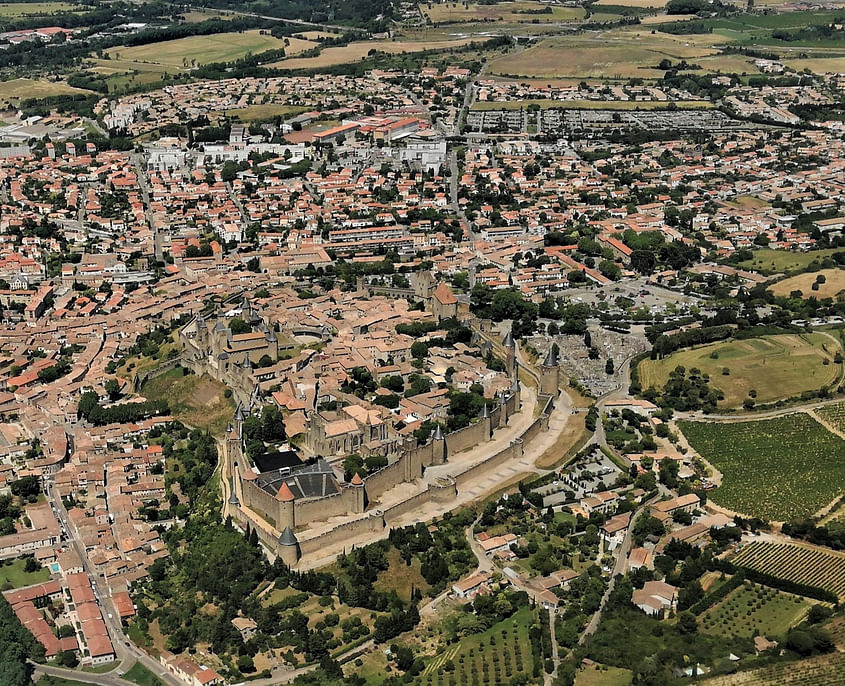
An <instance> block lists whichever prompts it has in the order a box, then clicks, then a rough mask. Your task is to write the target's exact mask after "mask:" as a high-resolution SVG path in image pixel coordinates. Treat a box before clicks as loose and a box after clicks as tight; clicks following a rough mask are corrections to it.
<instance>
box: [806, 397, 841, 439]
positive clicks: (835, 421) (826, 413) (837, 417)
mask: <svg viewBox="0 0 845 686" xmlns="http://www.w3.org/2000/svg"><path fill="white" fill-rule="evenodd" d="M813 412H814V413H815V414H817V415H818V416H819V417H821V418H822V419H823V420H824V421H825V422H827V423H828V424H830V426H832V427H833V428H834V429H836V430H837V431H840V432H842V433H845V402H843V403H836V404H835V405H825V406H824V407H819V408H817V409H815V410H813Z"/></svg>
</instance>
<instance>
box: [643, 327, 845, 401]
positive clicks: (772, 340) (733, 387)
mask: <svg viewBox="0 0 845 686" xmlns="http://www.w3.org/2000/svg"><path fill="white" fill-rule="evenodd" d="M841 351H842V348H841V344H840V343H839V341H838V340H837V339H836V338H833V337H832V336H829V335H827V334H823V333H813V334H800V335H783V336H766V337H764V338H749V339H741V340H730V341H726V342H723V343H712V344H710V345H704V346H701V347H696V348H690V349H687V350H682V351H678V352H676V353H673V354H671V355H669V356H667V357H664V358H663V359H659V360H643V361H642V362H640V364H639V366H638V367H637V371H638V373H639V375H640V383H641V385H642V387H643V388H649V387H650V386H654V387H656V388H661V387H662V386H663V385H664V384H665V383H666V381H667V380H668V378H669V373H670V372H671V371H672V370H674V369H675V368H676V367H678V366H682V367H685V368H686V369H688V370H689V369H692V368H696V369H699V370H701V372H702V373H703V374H708V375H709V376H710V385H711V386H712V387H713V388H715V389H716V390H718V391H720V392H721V393H722V394H724V400H723V401H720V403H719V406H720V407H738V406H740V405H742V403H743V401H744V400H745V399H746V398H748V397H749V392H750V391H755V397H754V399H755V401H756V403H757V404H766V403H771V402H774V401H776V400H781V399H784V398H791V397H794V396H799V395H801V393H803V392H804V391H813V390H818V389H820V388H823V387H827V386H830V385H832V384H835V383H836V382H837V381H838V380H840V378H841V376H842V369H843V368H842V362H841ZM837 353H840V357H839V358H838V359H840V362H838V363H837V362H835V361H834V360H835V359H837V357H836V354H837Z"/></svg>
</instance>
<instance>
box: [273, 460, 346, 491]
mask: <svg viewBox="0 0 845 686" xmlns="http://www.w3.org/2000/svg"><path fill="white" fill-rule="evenodd" d="M283 481H284V482H285V483H286V484H287V485H288V488H290V490H291V493H293V496H294V499H295V500H301V499H305V498H321V497H324V496H327V495H335V494H336V493H340V486H339V485H338V483H337V479H336V478H335V475H334V470H333V469H332V466H331V465H330V464H329V463H328V462H326V461H325V460H324V459H322V458H320V459H318V460H317V461H316V462H314V463H313V464H309V465H303V466H302V467H295V468H292V469H279V470H273V471H271V472H264V473H262V474H259V475H258V485H259V486H261V488H263V489H264V490H265V491H267V492H268V493H270V494H272V495H273V496H275V495H276V493H278V492H279V488H280V487H281V485H282V482H283Z"/></svg>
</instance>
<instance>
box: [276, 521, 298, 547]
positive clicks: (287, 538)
mask: <svg viewBox="0 0 845 686" xmlns="http://www.w3.org/2000/svg"><path fill="white" fill-rule="evenodd" d="M279 543H280V544H281V545H296V544H297V540H296V536H295V535H294V533H293V531H291V530H290V527H289V526H286V527H285V530H284V531H283V532H282V535H281V536H279Z"/></svg>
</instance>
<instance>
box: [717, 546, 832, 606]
mask: <svg viewBox="0 0 845 686" xmlns="http://www.w3.org/2000/svg"><path fill="white" fill-rule="evenodd" d="M732 562H733V563H734V564H736V565H739V566H742V567H750V568H751V569H756V570H758V571H761V572H765V573H766V574H771V575H772V576H776V577H778V578H780V579H787V580H788V581H794V582H796V583H799V584H807V585H810V586H816V587H817V588H823V589H825V590H828V591H831V592H833V593H835V594H836V595H837V596H838V597H839V599H840V600H843V599H845V553H837V552H833V551H826V550H822V549H818V548H810V547H805V546H798V545H789V544H780V543H777V544H775V543H751V544H750V545H747V546H745V547H744V548H742V550H740V551H739V553H737V555H736V557H734V558H733V560H732Z"/></svg>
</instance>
